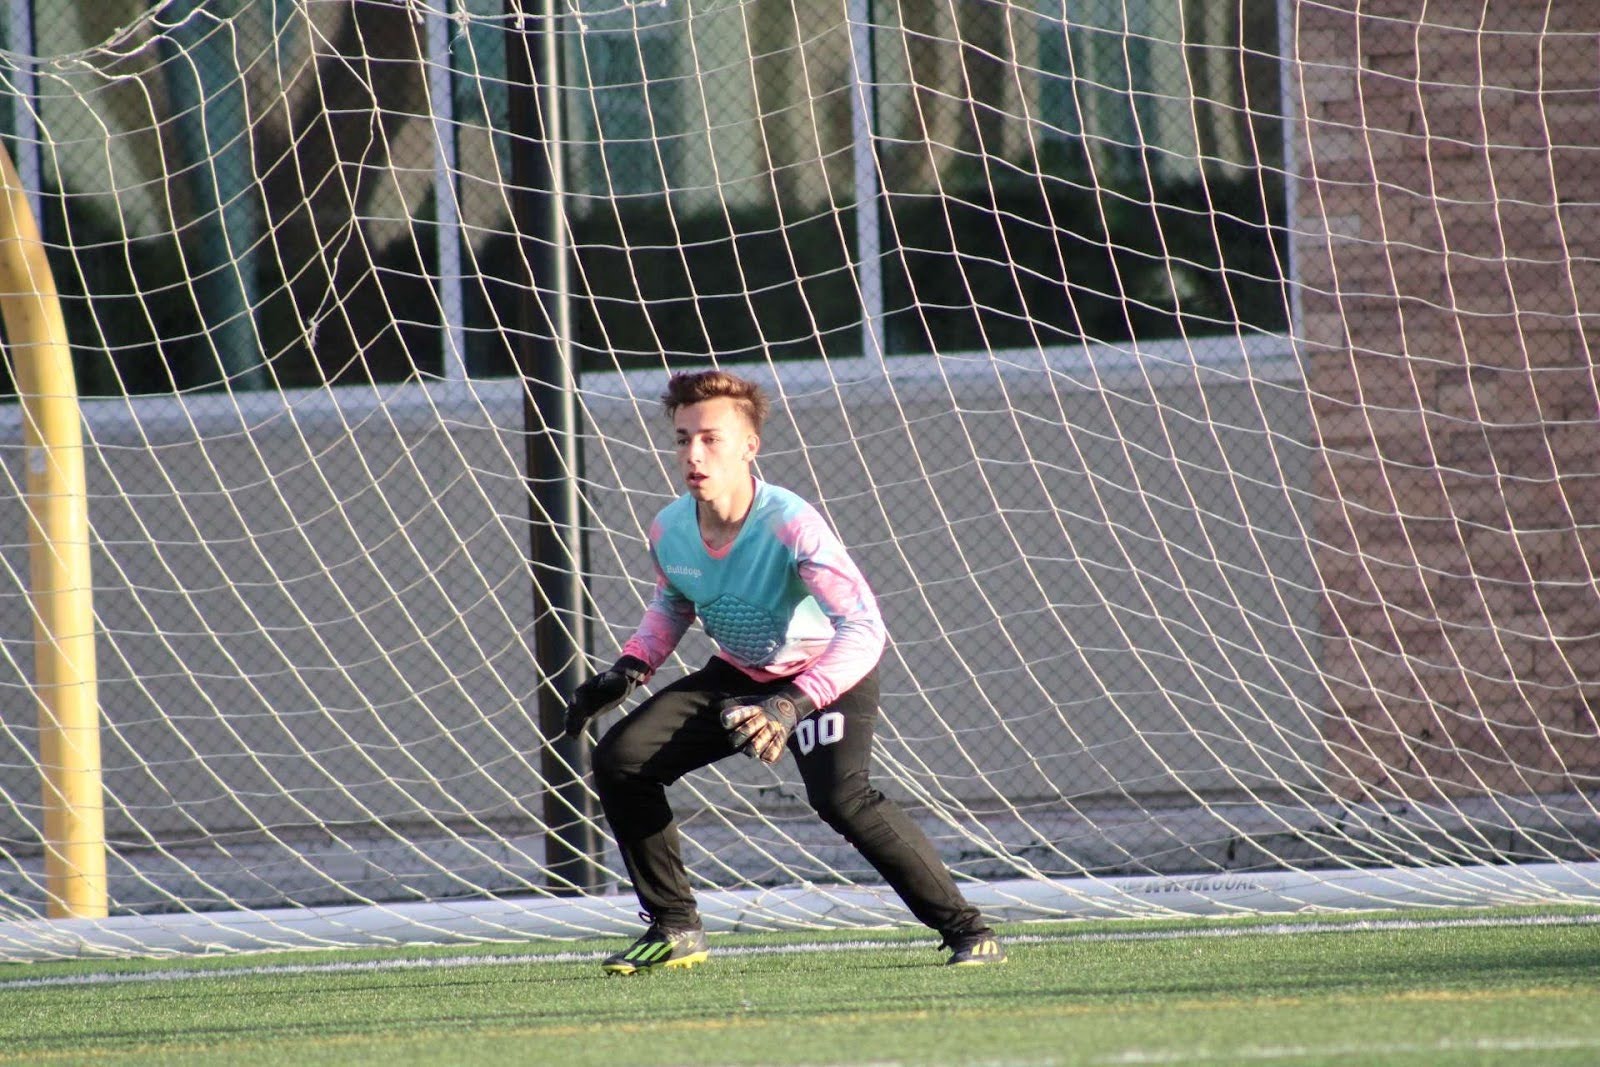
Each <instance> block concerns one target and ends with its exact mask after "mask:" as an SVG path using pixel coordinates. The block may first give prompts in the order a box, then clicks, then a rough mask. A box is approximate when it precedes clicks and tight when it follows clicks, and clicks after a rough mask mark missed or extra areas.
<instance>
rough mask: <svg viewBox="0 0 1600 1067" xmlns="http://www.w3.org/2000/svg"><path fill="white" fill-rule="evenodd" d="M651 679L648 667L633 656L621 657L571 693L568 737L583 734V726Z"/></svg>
mask: <svg viewBox="0 0 1600 1067" xmlns="http://www.w3.org/2000/svg"><path fill="white" fill-rule="evenodd" d="M648 677H650V665H649V664H648V663H646V662H645V661H644V660H642V659H639V658H638V657H636V656H623V657H622V658H621V659H619V660H617V662H615V663H613V664H612V665H611V666H610V667H609V668H607V669H606V670H603V671H601V672H600V673H599V674H597V675H595V676H594V677H593V678H590V679H589V680H588V681H587V682H584V683H583V684H582V685H580V686H578V688H576V689H574V690H573V691H572V699H571V700H569V701H567V723H566V725H567V730H566V735H567V736H568V737H577V736H578V735H579V734H581V733H583V728H584V726H585V725H586V724H587V723H588V721H589V720H590V719H592V718H594V717H595V716H596V715H603V714H605V713H606V712H608V711H610V710H611V709H612V708H614V707H616V706H617V705H619V704H621V703H622V702H623V701H624V700H627V699H628V697H629V696H631V695H632V694H633V690H634V687H635V686H637V685H638V684H639V683H640V682H642V681H644V680H645V679H646V678H648Z"/></svg>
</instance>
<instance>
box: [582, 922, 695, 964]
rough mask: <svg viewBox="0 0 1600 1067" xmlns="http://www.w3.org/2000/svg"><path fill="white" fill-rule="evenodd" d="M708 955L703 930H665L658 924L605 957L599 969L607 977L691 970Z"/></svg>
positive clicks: (652, 925) (654, 924) (653, 924)
mask: <svg viewBox="0 0 1600 1067" xmlns="http://www.w3.org/2000/svg"><path fill="white" fill-rule="evenodd" d="M710 955H711V950H710V946H709V945H707V944H706V932H705V931H704V930H701V929H699V928H698V927H697V928H695V929H693V930H668V929H667V928H666V927H664V926H662V925H661V924H660V923H651V924H650V929H648V930H646V931H645V932H644V936H642V937H640V938H639V940H637V941H635V942H634V943H633V944H631V945H629V946H628V947H627V948H625V949H623V950H622V951H621V952H617V953H613V954H612V955H610V956H607V957H606V958H605V960H604V962H602V963H601V964H600V967H601V969H602V970H604V971H605V972H606V973H607V974H638V973H639V972H640V971H649V970H654V969H655V968H657V967H693V966H694V965H695V964H697V963H704V962H705V961H706V958H707V957H708V956H710Z"/></svg>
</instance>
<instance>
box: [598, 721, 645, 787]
mask: <svg viewBox="0 0 1600 1067" xmlns="http://www.w3.org/2000/svg"><path fill="white" fill-rule="evenodd" d="M630 747H631V746H630V745H629V744H628V743H627V736H626V733H625V731H623V730H620V729H618V728H617V727H612V728H611V729H610V730H608V731H606V734H605V736H604V737H602V738H601V739H600V741H599V742H598V743H597V744H596V745H595V746H594V757H593V761H592V762H593V766H594V778H595V783H596V784H597V785H603V784H604V783H607V782H618V781H622V780H623V779H626V778H629V777H633V776H635V775H637V774H638V773H639V764H640V761H639V760H638V759H637V758H636V757H635V756H634V755H633V754H632V753H630V751H629V749H630Z"/></svg>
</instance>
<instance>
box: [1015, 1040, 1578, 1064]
mask: <svg viewBox="0 0 1600 1067" xmlns="http://www.w3.org/2000/svg"><path fill="white" fill-rule="evenodd" d="M1585 1048H1600V1037H1540V1036H1528V1037H1476V1038H1449V1037H1446V1038H1441V1039H1439V1040H1438V1041H1374V1042H1371V1043H1351V1044H1338V1045H1240V1046H1237V1047H1235V1048H1218V1049H1208V1048H1204V1047H1201V1048H1193V1047H1190V1048H1182V1049H1127V1050H1125V1051H1122V1052H1115V1053H1111V1054H1110V1055H1106V1056H1097V1057H1093V1058H1091V1059H1090V1060H1089V1061H1088V1062H1089V1063H1096V1064H1107V1065H1115V1067H1145V1065H1159V1064H1168V1063H1240V1062H1245V1061H1248V1062H1252V1063H1273V1062H1280V1061H1286V1060H1287V1061H1292V1060H1305V1059H1348V1060H1351V1061H1353V1062H1357V1063H1359V1062H1363V1061H1365V1060H1369V1059H1371V1058H1373V1057H1377V1056H1393V1055H1417V1056H1429V1055H1437V1054H1438V1053H1441V1052H1567V1051H1571V1050H1574V1049H1585ZM1049 1062H1051V1061H1048V1060H1045V1061H1040V1062H1039V1067H1043V1065H1044V1064H1045V1063H1049ZM1028 1067H1033V1061H1028Z"/></svg>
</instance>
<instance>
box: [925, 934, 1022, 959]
mask: <svg viewBox="0 0 1600 1067" xmlns="http://www.w3.org/2000/svg"><path fill="white" fill-rule="evenodd" d="M939 947H940V948H948V949H954V950H955V951H953V952H952V953H951V954H950V958H949V959H947V960H945V966H946V967H984V966H987V965H988V964H991V963H1004V962H1005V961H1006V950H1005V949H1003V948H1001V947H1000V942H999V941H998V940H996V938H995V936H994V931H993V930H974V931H973V932H972V933H970V934H945V935H944V940H943V941H941V942H940V943H939Z"/></svg>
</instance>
